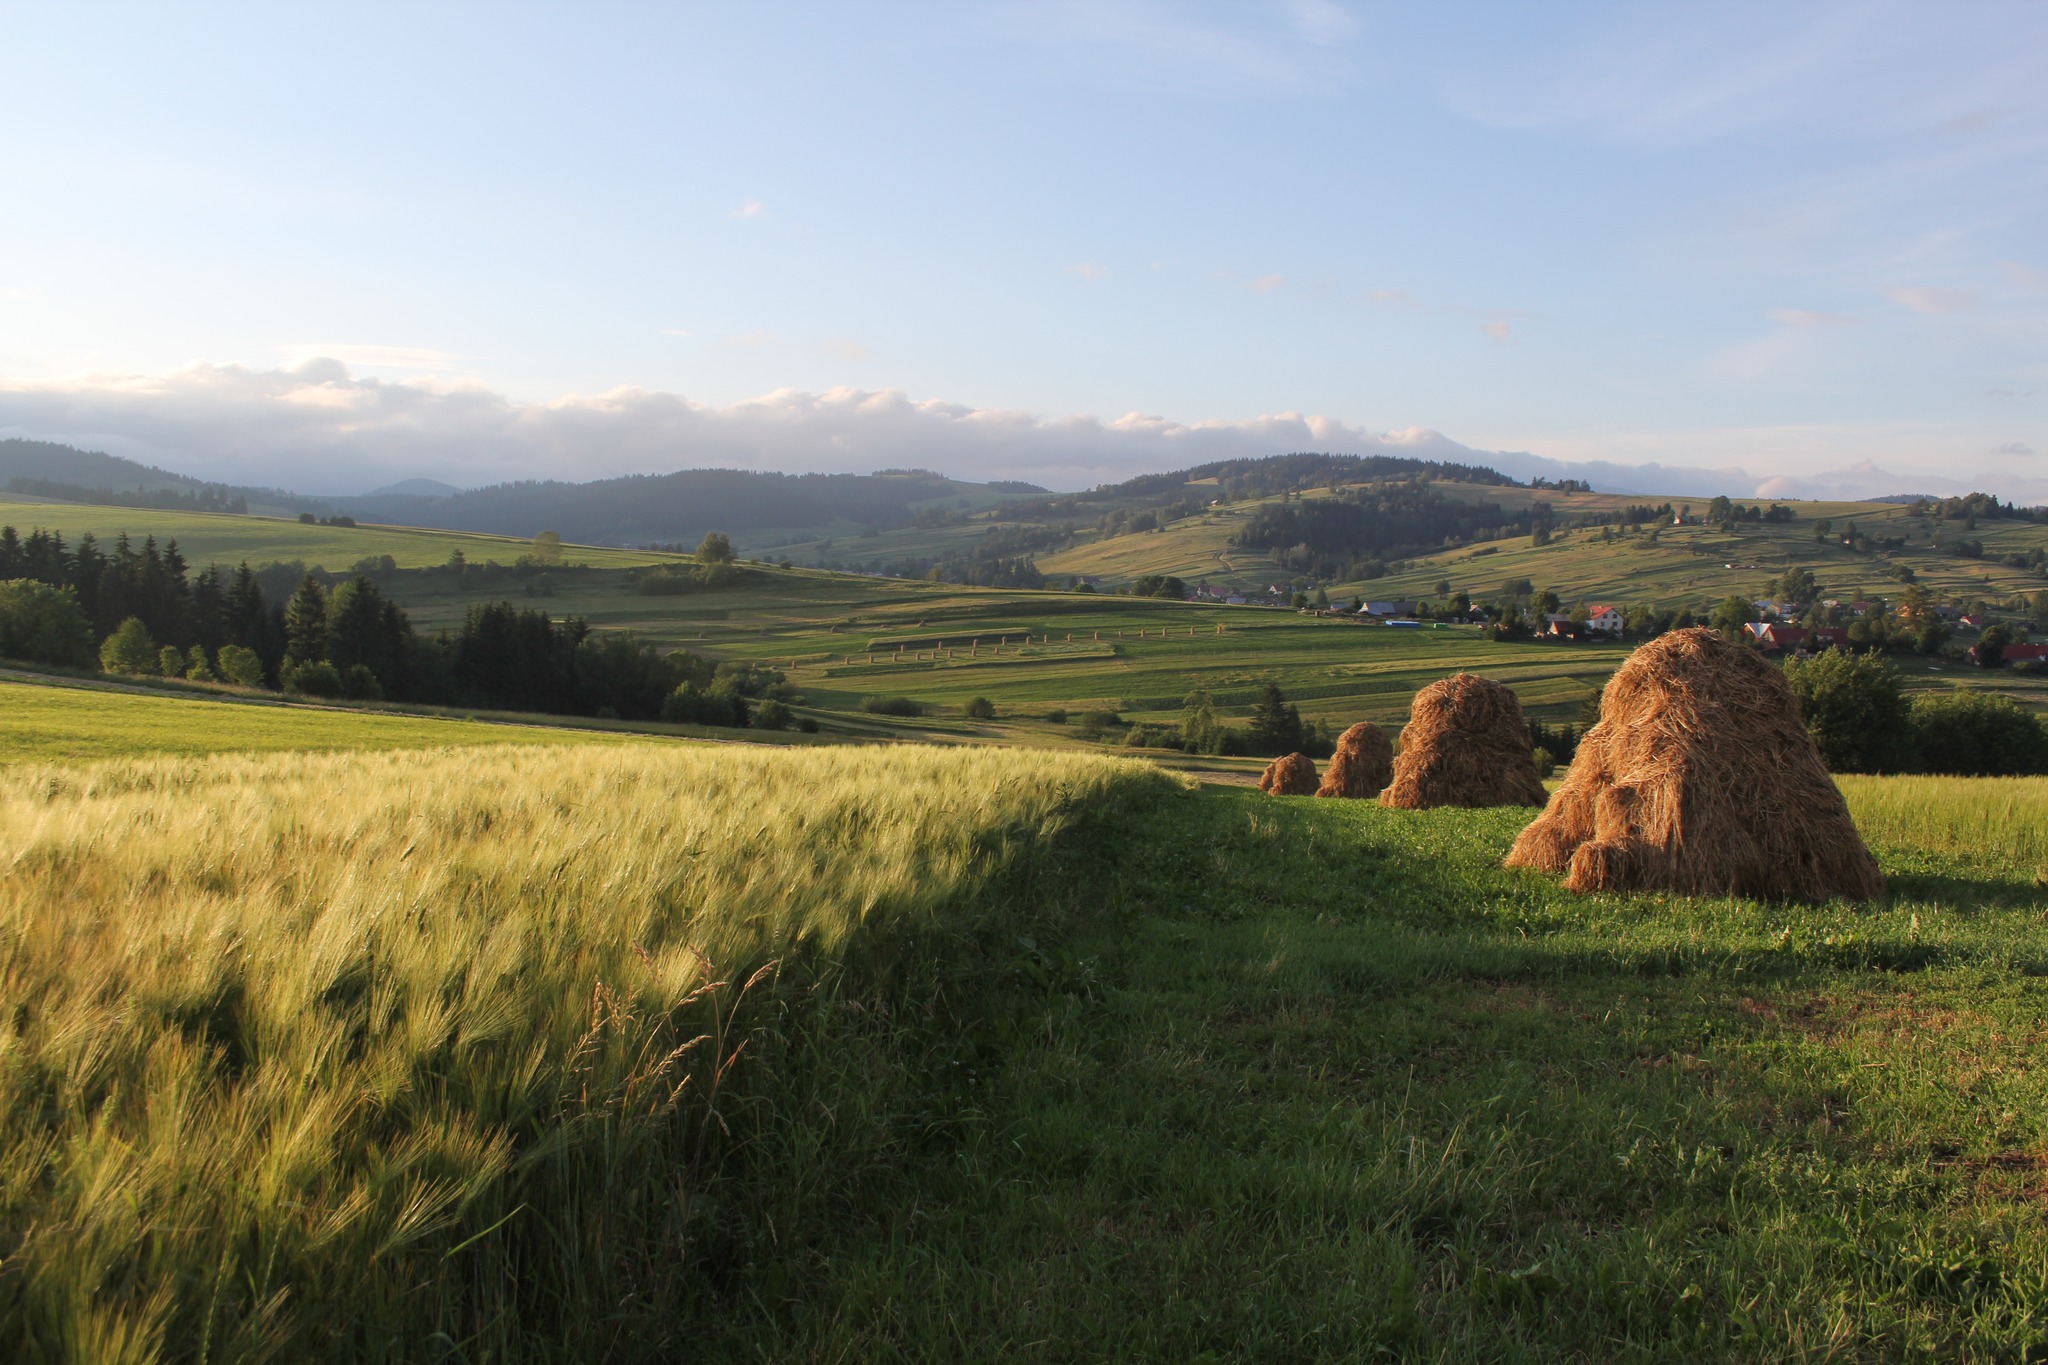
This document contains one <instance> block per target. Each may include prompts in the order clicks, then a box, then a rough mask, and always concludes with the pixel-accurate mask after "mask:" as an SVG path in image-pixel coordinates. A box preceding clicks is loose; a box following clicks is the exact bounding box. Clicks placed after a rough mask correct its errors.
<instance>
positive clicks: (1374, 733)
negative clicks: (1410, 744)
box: [1316, 720, 1394, 801]
mask: <svg viewBox="0 0 2048 1365" xmlns="http://www.w3.org/2000/svg"><path fill="white" fill-rule="evenodd" d="M1393 780H1394V742H1393V741H1392V740H1390V739H1388V738H1387V732H1386V731H1385V730H1382V729H1380V727H1379V726H1377V725H1374V724H1373V723H1372V722H1371V721H1369V720H1362V721H1360V722H1358V724H1356V725H1354V726H1352V727H1351V728H1350V729H1348V730H1346V731H1345V732H1344V733H1343V734H1341V735H1339V736H1338V737H1337V752H1336V753H1335V754H1333V755H1332V756H1331V758H1330V766H1329V767H1327V768H1325V769H1324V770H1323V785H1322V786H1320V787H1317V788H1316V795H1317V796H1341V797H1346V798H1349V799H1350V800H1353V801H1370V800H1371V799H1372V798H1373V797H1375V796H1378V795H1379V794H1380V789H1381V788H1383V787H1385V786H1386V785H1387V783H1389V782H1391V781H1393Z"/></svg>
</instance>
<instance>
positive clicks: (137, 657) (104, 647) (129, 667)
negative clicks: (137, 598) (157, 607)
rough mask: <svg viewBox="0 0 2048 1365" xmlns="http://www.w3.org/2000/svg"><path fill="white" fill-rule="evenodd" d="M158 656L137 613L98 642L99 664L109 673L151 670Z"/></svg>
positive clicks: (151, 671)
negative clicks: (102, 640) (136, 615)
mask: <svg viewBox="0 0 2048 1365" xmlns="http://www.w3.org/2000/svg"><path fill="white" fill-rule="evenodd" d="M157 657H158V656H157V648H156V641H154V640H152V639H150V638H149V627H147V626H145V625H143V624H142V620H141V618H140V617H135V616H131V617H129V618H128V619H127V620H125V621H123V622H122V623H121V625H120V628H119V629H117V630H116V631H115V632H114V633H113V634H112V635H109V636H108V637H107V638H106V640H105V641H104V642H103V643H101V645H100V667H101V668H104V669H105V670H106V671H107V672H109V673H135V674H144V673H154V672H156V671H157Z"/></svg>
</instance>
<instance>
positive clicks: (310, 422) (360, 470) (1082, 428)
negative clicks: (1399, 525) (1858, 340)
mask: <svg viewBox="0 0 2048 1365" xmlns="http://www.w3.org/2000/svg"><path fill="white" fill-rule="evenodd" d="M0 435H19V436H30V437H36V438H41V439H47V440H57V441H64V442H68V443H70V444H73V445H79V446H85V447H91V448H99V449H105V450H107V451H109V452H111V453H114V454H119V455H126V456H129V457H131V458H136V459H141V460H145V461H147V462H149V463H153V464H159V465H165V466H168V467H173V468H177V469H179V470H181V471H183V472H187V473H190V474H193V475H195V476H199V477H203V478H210V479H216V480H221V481H224V482H233V483H242V484H257V485H270V486H282V487H290V488H294V489H298V490H301V491H304V492H309V493H327V494H348V493H359V492H364V491H367V490H368V489H370V488H373V487H375V486H378V485H383V484H389V483H392V482H393V481H396V480H402V479H409V478H431V479H438V480H445V481H446V482H448V483H451V484H455V485H459V486H465V487H474V486H478V485H482V484H490V483H498V482H504V481H508V480H514V479H526V478H557V479H569V480H584V479H594V478H604V477H610V476H614V475H620V474H635V473H666V472H668V471H671V470H676V469H685V468H706V467H719V468H738V469H756V470H774V471H782V472H790V473H802V472H810V471H821V472H831V473H838V472H858V473H865V472H867V471H870V470H873V469H877V468H895V467H906V466H914V467H921V468H930V469H936V470H939V471H942V472H944V473H948V474H951V475H954V476H956V477H960V478H968V479H989V478H1010V479H1028V480H1030V481H1032V482H1034V483H1038V484H1042V485H1044V486H1046V487H1050V488H1080V487H1087V486H1091V485H1093V484H1096V483H1101V482H1107V481H1113V480H1118V479H1123V478H1128V477H1130V476H1132V475H1135V474H1142V473H1151V472H1157V471H1161V470H1168V469H1177V468H1184V467H1186V466H1189V465H1195V464H1201V463H1205V462H1207V461H1211V460H1219V459H1229V458H1236V457H1242V456H1259V455H1272V454H1280V453H1284V452H1288V451H1308V450H1312V451H1332V452H1341V453H1352V454H1388V455H1406V456H1412V457H1416V458H1422V459H1439V460H1455V461H1463V462H1467V463H1476V464H1487V465H1491V466H1493V467H1494V468H1496V469H1499V470H1501V471H1502V472H1503V473H1507V474H1511V475H1513V476H1515V477H1517V478H1529V477H1532V476H1538V475H1540V476H1542V477H1545V478H1564V477H1571V478H1582V479H1585V480H1587V481H1588V482H1590V483H1591V484H1592V485H1593V486H1594V487H1595V488H1599V489H1603V490H1612V491H1617V492H1639V493H1654V494H1660V495H1671V496H1703V497H1710V496H1712V495H1713V494H1715V493H1724V492H1725V493H1728V494H1730V495H1740V496H1747V497H1781V498H1783V497H1871V496H1882V495H1885V494H1892V493H1900V492H1929V493H1952V492H1965V491H1970V490H1971V489H1973V488H1979V487H1982V488H1985V489H1986V490H1987V491H1992V492H1996V493H1998V494H1999V495H2000V496H2002V497H2007V498H2013V499H2017V500H2019V501H2022V502H2041V501H2048V478H2028V477H2021V476H2012V475H2003V474H2001V475H1996V476H1992V475H1988V474H1978V475H1972V474H1971V473H1970V472H1969V471H1960V472H1955V473H1951V474H1947V475H1941V474H1935V473H1930V472H1925V471H1913V470H1885V469H1880V468H1878V467H1876V466H1875V465H1873V464H1870V463H1869V462H1867V461H1866V462H1863V463H1861V464H1857V465H1855V466H1853V467H1851V468H1847V469H1842V470H1837V471H1832V472H1827V473H1820V474H1812V475H1805V476H1789V475H1784V474H1775V475H1770V474H1766V475H1757V474H1754V473H1751V472H1747V471H1745V470H1743V469H1741V468H1738V467H1733V466H1729V467H1723V468H1700V467H1684V466H1666V465H1660V464H1629V463H1620V462H1608V461H1561V460H1555V459H1549V458H1546V457H1543V456H1540V455H1535V454H1531V453H1529V452H1526V451H1497V450H1480V449H1474V448H1472V447H1469V446H1466V445H1463V444H1460V443H1459V442H1457V441H1455V440H1452V439H1451V438H1449V437H1447V436H1445V435H1443V434H1442V433H1440V432H1438V431H1435V430H1433V429H1430V428H1427V427H1408V428H1404V429H1400V430H1395V431H1383V432H1375V431H1372V430H1369V429H1367V428H1365V427H1361V426H1356V425H1352V424H1349V423H1346V422H1343V421H1340V420H1338V419H1335V418H1330V417H1321V416H1311V415H1304V414H1301V413H1293V412H1289V413H1277V414H1269V415H1264V416H1259V417H1253V418H1248V419H1244V420H1238V421H1198V422H1181V421H1175V420H1171V419H1169V418H1166V417H1161V416H1152V415H1146V414H1138V413H1132V414H1128V415H1126V416H1123V417H1120V418H1116V419H1113V420H1104V419H1102V418H1098V417H1092V416H1086V415H1079V416H1070V417H1058V418H1049V417H1045V416H1042V415H1039V414H1034V413H1028V412H1020V411H1010V410H1002V409H992V408H977V407H972V406H968V405H964V404H959V403H948V402H942V401H937V400H918V399H913V398H911V397H909V396H908V395H906V394H904V393H903V392H901V391H900V390H894V389H879V390H869V389H853V388H835V389H829V390H826V391H824V392H822V393H806V392H801V391H798V390H794V389H781V390H777V391H775V392H772V393H768V394H764V395H762V396H760V397H758V398H752V399H748V400H745V401H742V402H738V403H733V404H731V405H729V406H724V407H716V406H711V405H708V404H704V403H698V402H693V401H691V400H690V399H688V398H685V397H683V396H681V395H679V394H674V393H668V392H661V391H657V390H650V389H642V388H616V389H612V390H609V391H607V392H604V393H599V394H591V395H577V394H572V395H568V396H565V397H562V398H558V399H554V400H552V401H547V402H521V401H518V400H515V399H513V398H510V397H508V396H506V395H504V394H501V393H498V392H495V391H493V390H491V389H489V388H487V387H485V386H483V385H480V384H475V383H449V382H446V381H442V380H437V379H431V378H415V379H406V380H386V379H380V378H376V377H370V376H359V375H356V374H354V373H352V372H351V371H350V369H349V367H348V366H347V365H345V364H344V363H342V362H341V361H340V360H336V359H334V358H332V357H324V356H314V357H308V358H306V359H304V360H301V361H299V362H298V363H296V364H293V365H290V366H285V367H281V368H278V369H270V370H262V369H256V368H252V367H248V366H243V365H235V364H212V363H204V362H202V363H195V364H192V365H188V366H185V367H183V368H181V369H177V370H173V371H170V372H167V373H163V374H155V375H91V376H87V377H83V378H75V379H63V380H48V379H39V380H19V379H18V380H8V379H0Z"/></svg>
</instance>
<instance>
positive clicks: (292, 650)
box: [284, 574, 327, 664]
mask: <svg viewBox="0 0 2048 1365" xmlns="http://www.w3.org/2000/svg"><path fill="white" fill-rule="evenodd" d="M284 639H285V646H284V658H285V662H286V663H288V664H309V663H313V662H315V661H316V660H320V659H324V658H326V657H327V590H326V589H324V588H322V587H321V586H320V584H319V581H318V580H316V579H315V578H314V577H313V575H311V574H307V575H306V576H305V577H304V578H303V579H301V580H299V590H298V591H297V592H295V593H293V594H292V598H291V601H289V602H287V603H285V608H284Z"/></svg>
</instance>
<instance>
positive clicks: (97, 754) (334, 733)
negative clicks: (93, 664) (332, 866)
mask: <svg viewBox="0 0 2048 1365" xmlns="http://www.w3.org/2000/svg"><path fill="white" fill-rule="evenodd" d="M611 738H613V736H611V735H607V734H604V733H601V732H596V731H591V730H580V729H566V728H558V727H552V726H546V725H503V724H494V723H488V722H483V721H471V720H456V719H440V718H437V717H430V716H412V715H396V714H390V713H385V712H377V711H364V710H350V709H344V708H341V707H321V706H295V705H285V704H278V703H263V702H253V701H244V700H238V699H227V698H211V697H194V696H184V697H181V696H173V695H166V694H156V693H148V692H131V691H120V690H115V689H112V688H106V687H94V686H86V685H79V686H72V685H67V684H62V683H41V682H23V681H17V680H13V679H5V678H0V765H6V764H17V763H68V762H74V761H79V760H85V759H105V758H133V757H137V756H140V755H150V754H165V755H197V754H213V753H270V752H276V751H281V750H293V751H296V750H328V749H418V748H433V747H438V746H442V745H476V744H512V743H516V744H565V743H590V742H594V741H603V740H608V739H611Z"/></svg>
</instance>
